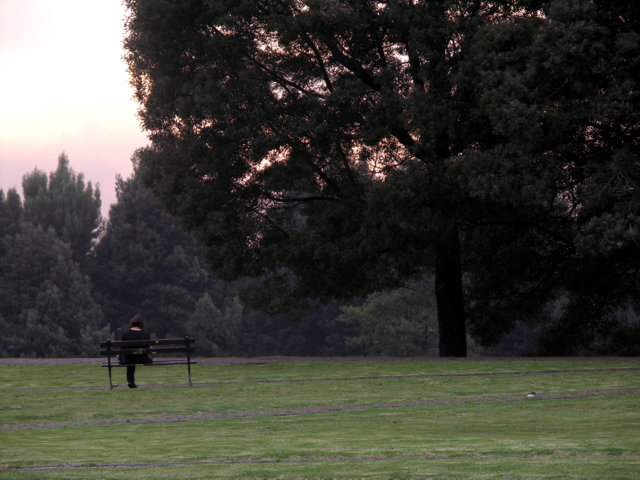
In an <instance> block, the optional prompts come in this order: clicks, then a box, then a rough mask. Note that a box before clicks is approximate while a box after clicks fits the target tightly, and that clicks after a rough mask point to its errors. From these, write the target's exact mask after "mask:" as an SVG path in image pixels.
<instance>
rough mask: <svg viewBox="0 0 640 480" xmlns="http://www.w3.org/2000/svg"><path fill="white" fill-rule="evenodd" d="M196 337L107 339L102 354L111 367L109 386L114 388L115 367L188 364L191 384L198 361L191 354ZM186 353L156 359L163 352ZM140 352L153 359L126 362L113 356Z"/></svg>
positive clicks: (101, 344)
mask: <svg viewBox="0 0 640 480" xmlns="http://www.w3.org/2000/svg"><path fill="white" fill-rule="evenodd" d="M195 342H196V341H195V339H193V338H190V337H184V338H163V339H155V338H152V339H149V340H107V341H105V342H101V343H100V355H101V356H106V357H107V361H106V362H104V363H103V364H102V366H103V367H107V368H108V369H109V388H111V389H113V382H112V380H111V369H112V368H115V367H131V366H135V367H157V366H160V365H187V372H188V375H189V386H192V385H193V384H192V383H191V365H193V364H195V363H198V362H195V361H193V360H191V355H192V354H193V353H194V352H195V349H196V347H195ZM167 353H170V354H175V353H185V354H186V355H187V358H171V359H165V360H161V359H156V358H155V357H156V356H157V355H161V354H167ZM129 354H138V355H147V356H148V357H149V359H150V360H151V361H150V362H149V363H124V362H120V361H118V360H116V361H115V362H114V361H112V358H113V357H115V358H116V359H118V358H125V357H124V356H125V355H129Z"/></svg>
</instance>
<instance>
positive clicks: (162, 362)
mask: <svg viewBox="0 0 640 480" xmlns="http://www.w3.org/2000/svg"><path fill="white" fill-rule="evenodd" d="M194 363H198V362H197V361H194V360H191V361H190V362H187V360H154V361H153V362H152V363H112V364H111V368H117V367H153V366H154V365H187V364H191V365H193V364H194ZM101 366H102V367H108V366H109V364H108V363H103V364H101Z"/></svg>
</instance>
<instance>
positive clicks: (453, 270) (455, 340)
mask: <svg viewBox="0 0 640 480" xmlns="http://www.w3.org/2000/svg"><path fill="white" fill-rule="evenodd" d="M435 287H436V301H437V303H438V327H439V331H440V356H441V357H466V356H467V330H466V326H465V317H464V305H463V300H464V298H463V293H462V265H461V262H460V240H459V238H458V229H457V226H456V222H455V219H452V220H450V221H448V223H447V225H446V227H445V228H444V231H443V234H442V236H441V237H440V241H439V242H438V243H437V245H436V285H435Z"/></svg>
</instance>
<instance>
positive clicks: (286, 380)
mask: <svg viewBox="0 0 640 480" xmlns="http://www.w3.org/2000/svg"><path fill="white" fill-rule="evenodd" d="M638 371H640V367H616V368H581V369H563V370H512V371H506V372H475V373H408V374H400V375H366V376H357V377H315V378H314V377H312V378H273V379H269V378H267V379H254V380H221V381H219V382H193V385H194V386H202V387H215V386H217V385H243V384H255V383H258V384H260V383H298V382H333V381H345V382H348V381H353V380H388V379H403V378H451V377H494V376H516V375H557V374H565V373H600V372H618V373H624V372H638ZM139 386H141V387H143V388H165V387H181V386H184V383H176V384H168V383H164V384H150V385H144V386H142V385H139ZM114 388H116V389H117V388H128V387H127V386H126V385H114ZM30 390H110V387H107V386H102V385H91V386H79V385H72V386H65V385H59V386H50V387H7V388H4V387H0V391H30Z"/></svg>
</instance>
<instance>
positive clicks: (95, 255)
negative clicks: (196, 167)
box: [0, 154, 435, 357]
mask: <svg viewBox="0 0 640 480" xmlns="http://www.w3.org/2000/svg"><path fill="white" fill-rule="evenodd" d="M22 190H23V197H24V198H22V197H21V196H20V195H19V194H18V192H17V191H16V190H15V189H11V190H9V191H8V192H7V193H6V194H5V193H4V192H3V191H0V331H2V336H1V337H0V355H1V356H4V357H8V356H17V357H23V356H24V357H40V356H45V357H46V356H56V357H65V356H95V355H96V352H97V344H98V342H99V341H102V340H104V339H106V338H113V337H117V336H118V335H119V331H120V330H121V329H123V328H126V325H127V322H128V320H129V319H130V318H131V317H132V316H133V315H134V314H136V313H138V312H141V313H143V314H144V315H145V316H146V317H147V319H148V324H149V329H150V331H151V333H152V335H153V336H155V337H157V338H165V337H171V336H181V335H191V336H193V337H196V338H197V339H198V353H199V354H201V355H241V356H248V355H274V354H278V355H349V354H378V355H416V354H422V355H425V354H434V353H435V350H434V343H433V342H434V338H435V337H434V331H433V328H435V324H434V323H433V317H432V321H431V323H430V324H429V322H428V321H425V319H427V320H428V318H429V308H430V304H429V301H428V300H426V301H425V300H421V299H420V296H415V298H413V300H412V301H411V302H410V305H409V306H405V305H404V302H403V299H404V298H405V297H407V295H409V296H411V295H410V293H409V292H411V291H413V290H412V288H411V287H408V289H403V290H400V291H398V292H396V293H393V292H392V293H387V294H386V296H385V297H384V298H385V300H384V301H383V303H384V306H381V307H380V308H379V309H376V307H375V306H373V307H372V306H369V307H368V308H369V309H372V311H371V312H369V313H362V312H360V310H359V304H362V303H363V302H359V303H358V302H352V303H351V304H349V305H348V308H346V307H347V306H346V305H344V304H342V305H340V304H337V303H333V304H328V305H318V308H317V309H316V310H315V311H314V312H313V313H307V314H306V315H305V316H302V317H300V318H297V319H295V321H292V320H291V319H290V318H289V317H284V316H281V315H280V316H278V315H268V314H265V313H262V312H259V311H257V310H253V309H251V308H247V307H245V306H244V305H243V303H242V301H241V299H240V294H239V291H241V290H243V289H244V290H250V289H251V287H252V285H253V284H254V283H255V279H250V278H247V279H241V280H238V281H236V282H225V281H221V280H218V279H216V278H215V277H214V275H213V274H212V272H211V270H210V269H209V268H208V267H207V266H206V264H205V261H204V257H203V255H202V250H201V247H200V245H199V244H198V242H197V241H196V239H195V237H193V236H192V235H191V234H189V233H187V232H186V231H185V230H184V228H183V227H182V225H181V222H180V220H179V219H177V218H176V217H173V216H171V215H169V214H167V213H165V212H164V211H163V210H162V209H161V207H160V204H159V202H158V201H157V200H156V199H155V198H154V197H153V195H152V194H151V192H150V191H149V190H148V189H147V188H146V187H144V186H143V185H142V184H141V183H140V182H139V181H138V179H137V177H136V175H133V176H132V177H131V178H128V179H123V178H118V179H117V183H116V190H117V203H116V204H114V205H112V206H111V208H110V211H109V218H108V219H106V220H105V219H102V218H101V214H100V207H101V200H100V191H99V188H97V187H95V186H93V185H92V183H91V182H87V181H85V179H84V176H83V175H82V174H76V173H75V172H74V170H73V169H72V168H71V167H70V164H69V159H68V158H67V157H66V156H65V155H64V154H63V155H61V156H60V158H59V161H58V167H57V169H56V170H55V171H53V172H51V173H49V174H48V175H47V174H46V173H44V172H42V171H39V170H34V171H33V172H30V173H27V174H26V175H25V176H24V179H23V183H22ZM343 308H345V310H344V311H343ZM382 313H383V314H384V320H385V321H377V320H376V319H379V318H382V317H380V314H382ZM389 318H395V321H394V322H388V321H387V320H388V319H389ZM360 325H362V327H360ZM429 329H431V331H429Z"/></svg>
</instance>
